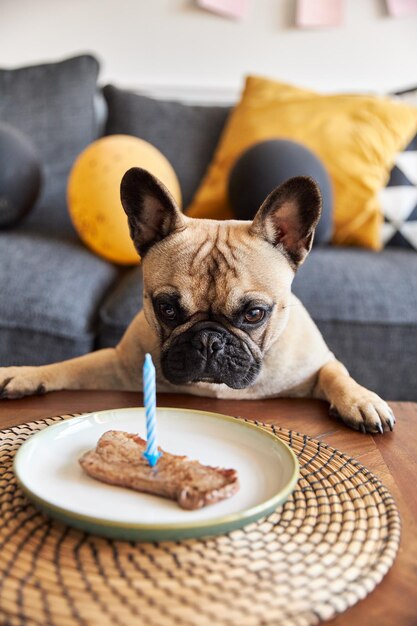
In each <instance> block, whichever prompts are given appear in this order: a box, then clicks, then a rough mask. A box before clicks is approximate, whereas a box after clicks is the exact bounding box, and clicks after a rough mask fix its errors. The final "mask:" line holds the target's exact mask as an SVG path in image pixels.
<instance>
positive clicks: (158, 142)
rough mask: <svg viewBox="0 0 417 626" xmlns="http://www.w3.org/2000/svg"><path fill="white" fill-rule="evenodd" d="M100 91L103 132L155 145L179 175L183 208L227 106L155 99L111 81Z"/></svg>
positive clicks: (210, 153)
mask: <svg viewBox="0 0 417 626" xmlns="http://www.w3.org/2000/svg"><path fill="white" fill-rule="evenodd" d="M103 93H104V97H105V98H106V101H107V107H108V118H107V125H106V134H107V135H114V134H126V135H135V136H136V137H140V138H141V139H144V140H145V141H149V143H151V144H152V145H154V146H155V147H156V148H158V150H160V151H161V152H162V153H163V154H164V155H165V156H166V158H167V159H168V160H169V162H170V163H171V165H172V167H173V168H174V170H175V172H176V174H177V176H178V179H179V181H180V185H181V191H182V196H183V207H184V208H186V207H187V205H188V204H189V203H190V201H191V199H192V197H193V195H194V193H195V192H196V190H197V187H198V185H199V184H200V182H201V179H202V177H203V176H204V173H205V171H206V168H207V166H208V165H209V163H210V160H211V158H212V156H213V153H214V150H215V148H216V145H217V142H218V140H219V138H220V134H221V132H222V130H223V127H224V125H225V122H226V119H227V116H228V114H229V112H230V107H221V106H195V105H186V104H181V103H179V102H169V101H165V100H155V99H153V98H148V97H146V96H142V95H139V94H136V93H134V92H131V91H125V90H122V89H117V88H116V87H113V86H112V85H107V87H104V89H103ZM138 165H140V164H139V163H138Z"/></svg>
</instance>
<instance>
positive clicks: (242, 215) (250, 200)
mask: <svg viewBox="0 0 417 626" xmlns="http://www.w3.org/2000/svg"><path fill="white" fill-rule="evenodd" d="M293 176H311V177H312V178H314V179H315V181H316V182H317V183H318V185H319V187H320V191H321V193H322V196H323V208H322V214H321V218H320V221H319V223H318V226H317V229H316V235H315V238H314V242H315V243H326V242H328V241H330V238H331V235H332V205H333V194H332V186H331V181H330V176H329V174H328V173H327V171H326V169H325V167H324V166H323V164H322V162H321V161H320V159H319V158H318V157H317V156H316V155H315V154H314V153H313V152H311V150H308V149H307V148H306V147H304V146H303V145H301V144H299V143H296V142H295V141H288V140H284V139H271V140H268V141H263V142H261V143H257V144H255V145H254V146H252V147H251V148H249V149H248V150H246V152H244V154H242V156H241V157H240V158H239V159H238V160H237V161H236V163H235V164H234V166H233V168H232V171H231V173H230V177H229V183H228V194H229V201H230V205H231V207H232V209H233V211H234V214H235V217H236V218H237V219H242V220H251V219H253V217H254V215H255V213H256V211H257V210H258V209H259V207H260V206H261V204H262V202H263V201H264V200H265V198H266V197H267V195H268V194H269V193H270V192H271V191H272V190H273V189H274V188H275V187H277V186H278V185H280V184H281V183H283V182H285V181H286V180H288V178H292V177H293Z"/></svg>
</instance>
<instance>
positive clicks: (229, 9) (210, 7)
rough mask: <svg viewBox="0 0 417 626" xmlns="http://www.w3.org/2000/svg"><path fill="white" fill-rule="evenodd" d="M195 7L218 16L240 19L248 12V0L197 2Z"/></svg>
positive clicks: (198, 0) (206, 0)
mask: <svg viewBox="0 0 417 626" xmlns="http://www.w3.org/2000/svg"><path fill="white" fill-rule="evenodd" d="M197 5H198V6H199V7H201V8H202V9H206V10H207V11H212V12H213V13H217V14H218V15H223V16H225V17H232V18H235V19H242V18H243V17H245V15H246V13H247V10H248V0H197Z"/></svg>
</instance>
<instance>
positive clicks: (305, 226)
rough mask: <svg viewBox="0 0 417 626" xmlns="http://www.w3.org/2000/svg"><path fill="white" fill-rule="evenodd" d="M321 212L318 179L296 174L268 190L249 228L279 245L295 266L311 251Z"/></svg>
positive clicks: (254, 233)
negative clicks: (270, 190)
mask: <svg viewBox="0 0 417 626" xmlns="http://www.w3.org/2000/svg"><path fill="white" fill-rule="evenodd" d="M320 213H321V193H320V189H319V187H318V185H317V183H316V182H315V181H314V180H313V179H312V178H309V177H307V176H296V177H295V178H290V179H289V180H287V181H286V182H285V183H283V184H282V185H280V186H279V187H277V188H276V189H274V191H272V192H271V193H270V194H269V196H268V197H267V198H266V200H265V201H264V203H263V204H262V206H261V207H260V209H259V210H258V212H257V213H256V215H255V218H254V220H253V222H252V225H251V227H250V232H251V233H252V234H253V235H256V236H260V237H262V238H263V239H266V240H267V241H269V243H271V244H272V245H273V246H275V247H279V248H280V249H281V250H282V251H283V252H284V253H285V254H286V256H287V257H288V259H289V261H290V262H291V265H292V266H293V267H294V269H296V268H297V267H298V266H299V265H301V263H303V261H304V259H305V258H306V256H307V254H308V253H309V252H310V249H311V246H312V244H313V237H314V231H315V228H316V226H317V223H318V221H319V219H320Z"/></svg>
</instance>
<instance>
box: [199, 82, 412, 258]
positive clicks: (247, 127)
mask: <svg viewBox="0 0 417 626" xmlns="http://www.w3.org/2000/svg"><path fill="white" fill-rule="evenodd" d="M416 131H417V109H416V108H413V107H409V106H407V105H405V104H402V103H399V102H397V101H393V100H390V99H388V98H383V97H374V96H365V95H350V94H347V95H345V94H340V95H338V94H335V95H320V94H317V93H315V92H313V91H307V90H305V89H299V88H297V87H293V86H291V85H287V84H285V83H279V82H276V81H272V80H269V79H266V78H260V77H254V76H250V77H248V78H247V79H246V85H245V89H244V91H243V94H242V98H241V101H240V103H239V104H238V105H237V106H236V108H235V109H234V111H233V113H232V115H231V117H230V119H229V121H228V123H227V126H226V128H225V130H224V131H223V135H222V137H221V140H220V142H219V145H218V148H217V150H216V153H215V155H214V159H213V161H212V163H211V165H210V167H209V169H208V172H207V174H206V176H205V177H204V179H203V181H202V183H201V185H200V187H199V189H198V191H197V194H196V196H195V197H194V199H193V202H192V203H191V205H190V207H189V209H188V211H187V214H188V215H190V216H191V217H208V218H213V219H226V218H231V217H233V215H232V211H231V208H230V206H229V205H228V199H227V182H228V177H229V173H230V171H231V169H232V167H233V165H234V163H235V162H236V159H237V158H238V157H239V156H240V155H241V154H242V153H243V152H244V151H245V150H246V149H247V148H249V147H250V146H252V145H254V144H255V143H258V142H259V141H264V140H266V139H273V138H275V139H290V140H294V141H298V142H299V143H302V144H304V145H305V146H306V147H307V148H310V150H312V151H313V152H314V153H315V154H316V155H317V156H318V157H319V158H320V159H321V160H322V162H323V164H324V165H325V167H326V168H327V170H328V172H329V174H330V176H331V179H332V183H333V188H334V234H333V242H334V243H336V244H341V245H357V246H364V247H367V248H372V249H374V250H378V249H380V248H381V237H380V231H381V224H382V214H381V211H380V207H379V202H378V192H379V190H380V189H381V188H382V187H384V186H385V185H386V183H387V181H388V178H389V173H390V170H391V167H392V165H393V163H394V158H395V155H396V154H397V153H398V152H399V151H401V150H402V149H403V148H404V147H405V146H406V145H407V143H408V142H409V141H410V140H411V138H412V136H413V135H414V134H415V133H416Z"/></svg>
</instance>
